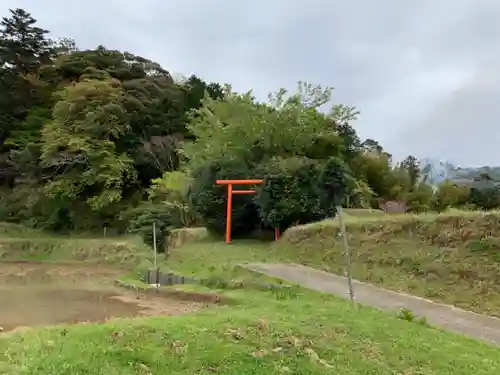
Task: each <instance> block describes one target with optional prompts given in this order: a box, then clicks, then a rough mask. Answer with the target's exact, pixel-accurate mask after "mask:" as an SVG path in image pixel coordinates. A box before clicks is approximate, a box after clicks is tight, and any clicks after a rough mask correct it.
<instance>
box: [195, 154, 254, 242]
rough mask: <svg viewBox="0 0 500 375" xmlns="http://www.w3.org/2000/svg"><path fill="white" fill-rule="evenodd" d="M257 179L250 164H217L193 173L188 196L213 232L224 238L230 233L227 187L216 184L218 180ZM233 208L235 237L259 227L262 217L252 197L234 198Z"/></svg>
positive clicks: (232, 162)
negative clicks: (226, 231) (224, 235)
mask: <svg viewBox="0 0 500 375" xmlns="http://www.w3.org/2000/svg"><path fill="white" fill-rule="evenodd" d="M253 177H255V176H254V175H253V173H252V171H251V169H250V168H249V167H248V165H247V164H246V163H244V162H241V161H234V160H219V161H215V162H212V163H209V164H207V165H205V166H203V167H201V168H200V169H198V170H197V171H195V172H194V173H193V180H192V184H191V187H190V189H189V193H188V196H189V199H190V201H191V204H192V205H193V207H194V208H195V209H196V211H197V212H198V213H199V215H200V216H201V218H202V219H203V222H204V224H205V227H206V228H207V229H208V230H209V231H210V232H211V233H213V234H216V235H223V234H224V233H225V230H226V204H227V187H226V186H221V185H216V183H215V182H216V180H218V179H220V180H222V179H249V178H253ZM232 207H233V209H232V225H231V229H232V230H231V235H232V236H234V237H238V236H240V237H241V236H245V235H248V234H250V233H252V232H253V231H254V230H255V229H256V228H257V227H258V226H259V216H258V212H257V208H256V206H255V204H254V202H253V197H252V196H249V195H234V196H233V205H232Z"/></svg>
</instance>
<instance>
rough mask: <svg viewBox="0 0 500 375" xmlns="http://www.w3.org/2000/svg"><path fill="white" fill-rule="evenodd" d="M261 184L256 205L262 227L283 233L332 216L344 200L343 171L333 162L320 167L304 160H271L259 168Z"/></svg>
mask: <svg viewBox="0 0 500 375" xmlns="http://www.w3.org/2000/svg"><path fill="white" fill-rule="evenodd" d="M260 169H261V170H263V171H265V172H264V173H263V174H264V180H265V182H264V184H263V186H262V187H261V188H260V189H259V193H258V195H257V197H256V203H257V205H258V207H259V214H260V218H261V220H262V221H263V223H264V224H265V225H268V226H271V227H274V228H278V229H280V230H285V229H286V228H288V227H290V226H291V225H294V224H305V223H308V222H312V221H318V220H322V219H324V218H326V217H333V216H335V212H336V211H335V205H336V204H339V203H340V202H341V201H342V200H343V197H344V196H345V190H346V182H345V168H344V167H343V165H342V164H341V163H339V162H338V161H337V160H336V159H331V160H329V161H328V162H327V163H326V164H324V165H322V164H319V163H318V162H317V161H313V160H310V159H306V158H289V159H281V158H274V159H272V160H271V161H270V162H269V163H267V164H266V165H263V166H261V168H260Z"/></svg>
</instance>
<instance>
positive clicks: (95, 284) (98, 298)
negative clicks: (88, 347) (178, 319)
mask: <svg viewBox="0 0 500 375" xmlns="http://www.w3.org/2000/svg"><path fill="white" fill-rule="evenodd" d="M121 274H122V272H121V271H120V270H116V269H113V268H112V267H109V266H101V265H84V264H44V263H29V262H26V263H0V306H1V308H0V327H1V328H0V330H1V331H4V332H7V331H10V330H14V329H19V328H20V327H23V328H24V327H32V326H40V325H55V324H64V323H82V322H103V321H106V320H109V319H113V318H124V317H134V316H145V315H180V314H187V313H190V312H194V311H197V310H200V309H202V308H204V307H206V306H207V303H206V301H200V300H199V299H196V296H193V298H192V299H191V300H190V299H188V298H185V296H184V298H176V296H175V295H172V296H168V295H163V294H162V295H151V294H146V293H141V292H140V291H129V290H124V289H122V288H119V287H117V286H116V285H115V284H114V280H115V279H116V277H118V276H120V275H121Z"/></svg>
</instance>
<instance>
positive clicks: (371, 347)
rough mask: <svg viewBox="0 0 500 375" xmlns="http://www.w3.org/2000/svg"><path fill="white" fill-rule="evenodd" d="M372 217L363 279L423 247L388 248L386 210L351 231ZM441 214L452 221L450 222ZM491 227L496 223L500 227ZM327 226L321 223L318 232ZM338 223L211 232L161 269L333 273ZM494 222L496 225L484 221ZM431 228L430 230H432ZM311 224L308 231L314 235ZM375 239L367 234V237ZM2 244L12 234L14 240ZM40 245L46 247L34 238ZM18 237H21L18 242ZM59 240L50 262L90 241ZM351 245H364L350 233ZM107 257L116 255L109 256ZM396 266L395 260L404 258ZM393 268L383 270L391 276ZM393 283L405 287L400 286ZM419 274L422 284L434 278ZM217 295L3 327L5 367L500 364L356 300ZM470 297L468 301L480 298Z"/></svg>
mask: <svg viewBox="0 0 500 375" xmlns="http://www.w3.org/2000/svg"><path fill="white" fill-rule="evenodd" d="M353 216H354V215H353ZM361 216H362V215H361ZM373 216H377V215H373ZM434 219H436V218H433V219H432V220H431V219H429V218H425V219H423V222H424V224H420V222H419V224H418V225H416V224H415V222H414V218H411V219H408V218H407V219H404V220H410V224H411V225H409V224H408V226H407V227H404V226H403V228H402V229H401V228H400V229H399V230H400V231H399V232H398V230H394V228H395V227H394V225H395V224H394V222H395V223H397V225H399V226H401V225H402V224H401V223H403V222H404V220H403V219H401V218H399V219H398V218H395V217H392V218H391V219H390V220H391V221H392V222H391V228H392V229H391V230H392V234H393V235H394V234H395V235H396V238H399V239H400V240H401V239H402V238H404V236H403V233H407V230H408V228H412V230H413V231H414V233H413V234H412V236H413V237H408V238H409V239H407V241H409V242H411V241H413V243H417V242H418V243H420V244H422V243H423V240H424V239H425V238H428V235H425V236H427V237H425V236H424V235H423V234H422V235H421V234H418V233H421V232H419V231H422V233H423V230H424V229H422V228H423V227H422V226H425V225H430V224H425V223H431V224H432V225H435V224H433V223H434V222H435V220H434ZM370 220H378V221H377V223H378V224H374V223H375V221H373V222H372V224H373V226H375V225H377V227H378V228H379V231H378V233H379V234H378V235H377V236H378V237H377V238H379V242H378V245H379V247H377V248H375V246H374V247H373V248H372V253H371V254H372V256H373V257H374V258H370V259H374V260H375V261H376V262H375V261H374V263H373V265H372V266H370V267H369V266H367V265H360V264H359V263H360V262H364V261H365V259H366V258H363V257H360V256H359V255H358V256H357V258H356V261H357V262H358V264H357V265H356V267H357V268H356V272H357V274H358V275H362V272H368V270H372V271H370V272H372V274H375V271H374V270H375V269H376V268H377V267H382V265H383V262H382V261H381V260H382V259H388V257H387V254H393V257H394V258H395V257H396V256H398V254H399V255H404V254H409V253H410V251H413V252H415V251H416V250H417V249H419V248H422V247H423V245H420V247H413V248H411V249H409V250H408V253H404V252H403V249H400V250H394V249H399V248H398V247H395V246H394V245H391V242H390V241H387V243H386V244H384V242H383V241H382V240H383V239H384V238H385V237H384V236H385V233H386V232H385V229H384V228H385V226H389V224H387V223H382V224H380V223H381V221H380V220H382V221H383V220H385V219H380V217H379V218H377V219H375V218H373V219H366V218H363V217H362V218H361V219H359V217H358V218H350V219H349V221H350V222H349V224H348V225H349V226H350V231H351V233H353V234H356V235H357V236H361V234H363V236H368V237H370V238H373V237H374V236H375V235H374V234H373V233H371V232H370V230H371V229H363V232H361V229H359V228H361V227H357V228H358V229H356V225H358V224H356V223H359V222H360V221H363V222H364V223H365V224H364V226H363V228H370V227H369V225H368V226H367V224H366V222H368V221H370ZM388 220H389V219H388ZM419 220H421V219H419ZM436 220H438V221H439V220H445V221H446V222H448V221H449V220H450V219H449V218H446V219H442V218H437V219H436ZM467 220H469V219H467ZM471 220H472V219H471ZM474 220H475V219H473V220H472V222H473V224H470V223H469V224H468V225H469V227H470V225H474V226H477V222H476V221H474ZM468 222H469V221H468ZM441 224H443V223H441ZM455 224H456V223H455ZM405 225H406V224H405ZM447 225H449V224H447ZM488 225H489V226H490V227H491V225H492V224H491V223H490V224H488ZM318 226H321V228H319V229H318ZM334 226H335V224H334V223H320V224H318V225H317V226H316V227H315V226H313V227H312V229H311V228H310V227H306V228H304V227H299V228H295V229H294V230H295V231H297V232H295V233H293V232H294V230H292V231H290V232H289V233H288V234H285V236H284V237H283V239H282V241H281V242H280V243H278V244H269V243H267V244H266V243H262V242H256V241H235V242H234V243H233V244H231V245H226V244H224V243H223V242H221V241H214V240H210V239H209V238H203V239H200V238H197V239H191V240H188V241H187V242H185V243H184V244H183V245H182V246H181V247H177V248H174V249H172V251H171V254H170V256H169V257H168V259H166V260H165V261H162V264H161V266H162V267H163V268H166V269H167V268H168V269H172V270H175V271H177V272H179V273H182V274H184V275H197V276H199V277H211V276H217V277H221V278H224V279H237V280H246V279H249V280H250V279H258V278H259V277H258V276H257V275H255V274H251V273H248V272H245V271H242V270H241V269H239V268H235V267H234V266H235V265H236V264H237V263H241V262H247V261H262V262H273V261H296V262H299V263H306V264H311V265H315V266H318V267H322V268H330V269H333V270H335V265H334V263H335V262H336V261H337V260H338V261H339V265H338V267H341V264H342V261H341V259H342V258H341V255H339V254H340V253H341V250H340V249H339V248H338V246H336V243H333V246H332V247H329V246H331V245H332V243H331V242H329V243H328V240H329V239H328V238H327V239H326V240H325V231H330V232H333V233H335V228H334ZM325 227H326V229H325ZM396 227H397V226H396ZM467 227H468V226H467V225H465V226H463V228H467ZM380 228H382V229H380ZM397 228H398V227H397ZM445 228H448V227H446V226H445ZM484 228H486V227H485V226H483V229H484ZM417 229H418V230H417ZM425 229H426V231H428V230H429V229H430V228H429V227H427V228H425ZM307 231H309V233H306V232H307ZM356 231H358V232H356ZM387 231H388V230H387ZM374 233H375V232H374ZM380 233H382V234H380ZM387 233H389V232H387ZM405 235H406V234H405ZM308 236H309V240H308V239H307V238H308ZM387 236H388V234H387ZM42 237H43V236H42ZM368 237H362V240H359V239H358V240H357V241H359V242H360V243H365V244H366V243H367V240H366V238H368ZM417 239H418V241H417ZM4 240H5V241H7V239H5V238H4ZM33 240H34V243H35V244H36V243H37V241H36V239H35V238H33ZM10 241H11V242H12V241H14V240H13V239H12V238H10ZM26 241H27V240H26ZM51 241H53V243H58V245H57V246H56V245H51V247H50V248H51V249H52V250H51V251H45V252H44V254H45V255H44V256H43V257H42V258H43V259H44V260H52V261H57V260H59V259H62V260H65V261H67V260H69V259H71V258H75V257H74V255H70V254H80V251H83V250H79V251H75V249H76V248H79V249H80V248H82V246H83V245H82V244H81V243H80V245H78V246H76V245H68V246H67V248H66V250H65V246H66V245H65V244H66V243H69V242H65V243H63V242H58V241H68V239H51ZM106 241H109V242H108V243H107V245H108V246H111V247H112V248H115V253H114V255H113V257H112V258H113V259H114V260H113V261H114V262H116V263H120V259H122V260H125V261H124V262H123V263H122V264H121V266H122V267H125V268H126V267H132V265H131V263H130V259H135V258H132V256H133V257H137V259H141V260H142V261H144V260H145V259H147V257H148V255H147V251H146V250H145V249H143V248H142V247H140V246H139V247H136V245H134V242H133V241H132V243H130V244H129V243H128V242H127V241H128V239H127V240H125V239H121V240H120V241H121V242H120V241H118V242H119V243H121V247H120V249H119V250H116V245H111V243H112V241H116V240H111V239H108V240H106ZM307 241H309V242H307ZM450 241H451V240H450ZM14 242H15V241H14ZM350 242H351V243H354V244H356V240H355V239H354V238H352V237H351V238H350ZM0 243H2V240H1V239H0ZM3 243H4V245H2V248H3V251H4V253H5V254H7V253H8V252H10V254H11V255H12V252H13V250H9V248H8V246H7V242H3ZM125 243H127V244H125ZM87 245H88V243H87ZM87 245H85V246H87ZM380 245H384V246H385V247H384V246H382V249H384V250H380ZM407 245H408V244H407ZM23 246H24V247H23V248H24V249H25V251H27V254H31V255H30V256H32V257H33V256H35V254H36V250H35V247H36V246H35V245H26V244H25V245H23ZM75 246H76V247H75ZM359 246H360V245H359ZM401 246H403V245H401ZM42 248H43V249H46V247H42ZM88 248H89V251H91V250H92V254H93V255H92V256H89V257H82V256H80V257H76V259H80V258H81V259H84V261H94V260H97V259H98V258H99V257H100V256H103V253H104V248H105V247H101V250H99V251H96V250H95V246H94V245H92V246H90V245H89V247H88ZM16 249H17V248H16ZM27 249H31V250H29V251H28V250H27ZM353 249H354V250H355V251H357V252H358V253H359V252H361V248H360V247H355V246H354V247H353ZM374 249H378V251H379V252H380V253H376V254H375V255H374V254H373V252H374V251H375V250H374ZM16 251H17V250H16ZM143 251H145V252H144V253H143ZM365 251H366V252H368V250H365ZM471 251H472V250H471ZM487 251H489V250H487ZM134 252H137V254H142V255H140V256H139V255H137V254H134ZM413 252H412V253H411V254H413ZM421 252H422V254H423V253H424V250H422V249H421ZM427 252H430V250H427ZM131 253H132V255H131ZM332 253H333V254H332ZM337 253H338V254H337ZM99 254H101V255H99ZM363 254H365V253H363ZM382 254H385V255H382ZM418 254H419V255H418V257H421V258H417V259H423V258H424V255H421V254H420V253H418ZM472 254H477V253H474V252H473V253H472ZM481 254H482V253H481ZM365 256H366V255H365ZM412 256H413V257H416V256H417V255H412ZM469 256H471V255H469ZM483 256H486V255H484V254H483ZM35 257H36V256H35ZM109 261H112V259H111V258H110V257H109V256H108V262H109ZM468 261H470V259H469V260H468ZM394 262H396V260H394ZM457 262H458V260H457ZM388 263H389V265H391V264H392V266H393V265H394V264H396V263H390V262H388ZM367 264H369V263H367ZM389 265H388V266H387V267H389ZM388 269H389V268H385V270H386V271H388ZM393 272H395V273H397V274H398V275H400V276H401V279H399V276H398V277H394V278H392V277H393V276H391V275H387V276H386V278H385V279H383V280H382V281H379V283H386V285H390V283H389V282H388V281H387V279H388V278H389V279H390V280H393V282H394V283H395V284H394V288H397V287H398V285H399V286H401V285H406V283H407V280H409V279H410V277H409V276H407V275H406V274H405V272H407V271H405V268H404V267H401V265H400V266H399V268H396V271H393ZM372 274H369V275H372ZM380 274H383V271H380V272H379V275H380ZM370 277H374V276H370ZM366 278H369V277H365V279H366ZM395 280H399V282H398V283H397V284H396V281H395ZM415 280H416V281H415V283H417V284H418V283H421V281H420V280H424V278H422V279H418V278H415ZM442 284H443V282H442ZM418 285H420V284H418ZM459 287H461V288H462V287H463V285H461V284H459ZM419 288H422V287H421V286H419ZM184 289H187V290H190V289H192V290H204V291H206V290H208V289H207V288H206V287H197V286H185V287H184ZM450 290H451V288H450ZM218 292H219V293H223V294H224V295H225V296H227V297H228V298H231V299H233V300H234V301H235V302H236V303H235V304H230V305H227V306H226V305H216V306H212V307H207V309H205V310H204V311H202V312H198V313H195V314H192V315H184V316H177V317H151V318H137V319H124V320H117V321H113V322H109V323H107V324H99V325H94V324H81V325H70V326H59V327H52V328H49V327H48V328H43V329H40V328H36V329H31V330H27V331H24V332H16V333H5V334H3V335H0V373H1V374H3V373H5V374H9V375H11V374H12V375H28V374H29V375H42V374H43V375H46V374H52V375H63V374H64V375H70V374H71V375H73V374H75V375H76V374H82V375H83V374H95V375H101V374H106V375H118V374H120V375H129V374H130V375H132V374H143V375H160V374H161V375H173V374H176V375H184V374H186V375H187V374H189V375H191V374H242V375H245V374H271V375H272V374H346V375H347V374H349V375H351V374H354V375H356V374H363V375H366V374H380V375H382V374H384V375H386V374H405V375H406V374H414V375H416V374H418V375H431V374H432V375H437V374H439V375H445V374H449V375H452V374H453V375H461V374H463V375H466V374H467V375H470V374H472V373H474V374H478V375H482V374H485V375H486V374H496V373H499V371H500V349H499V348H496V347H491V346H489V345H487V344H484V343H482V342H478V341H476V340H473V339H469V338H465V337H462V336H459V335H456V334H453V333H449V332H443V331H441V330H438V329H435V328H432V327H428V326H426V325H422V324H418V323H417V322H409V321H405V320H401V319H399V318H398V317H396V316H392V315H389V314H386V313H383V312H379V311H376V310H374V309H371V308H365V307H353V306H352V305H351V304H350V303H348V302H347V301H344V300H339V299H336V298H334V297H331V296H326V295H323V294H319V293H315V292H311V291H308V290H304V289H301V288H296V287H293V288H290V289H286V290H275V291H257V290H254V289H251V288H244V289H240V290H229V289H227V290H218ZM459 293H460V291H459V290H457V291H456V292H455V297H453V298H455V299H456V298H458V297H457V295H459ZM469 297H470V295H467V294H466V295H465V296H464V297H463V298H464V299H465V298H469ZM467 303H469V304H470V301H468V302H467Z"/></svg>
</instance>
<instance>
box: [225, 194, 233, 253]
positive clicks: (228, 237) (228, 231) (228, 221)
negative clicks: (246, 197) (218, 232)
mask: <svg viewBox="0 0 500 375" xmlns="http://www.w3.org/2000/svg"><path fill="white" fill-rule="evenodd" d="M232 212H233V184H228V185H227V209H226V243H230V242H231V213H232Z"/></svg>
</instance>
